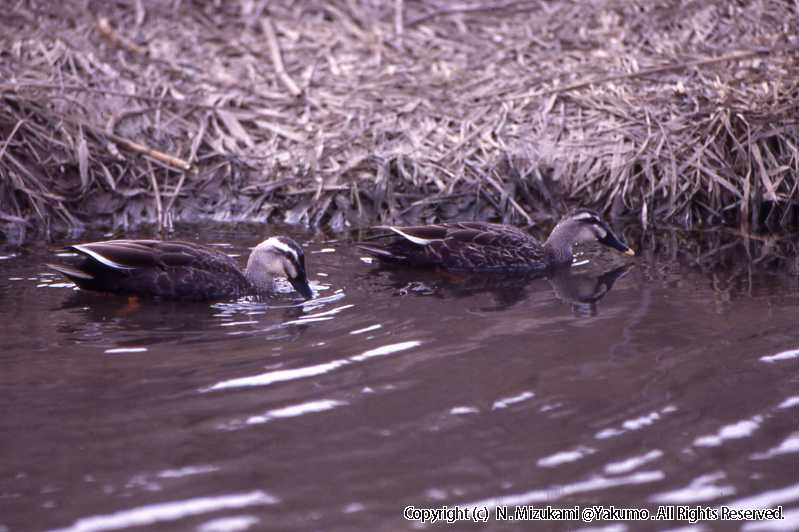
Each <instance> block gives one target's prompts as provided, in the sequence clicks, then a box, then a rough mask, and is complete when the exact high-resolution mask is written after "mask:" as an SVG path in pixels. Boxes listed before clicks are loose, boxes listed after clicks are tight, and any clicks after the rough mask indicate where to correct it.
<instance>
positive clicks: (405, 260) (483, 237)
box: [359, 222, 545, 272]
mask: <svg viewBox="0 0 799 532" xmlns="http://www.w3.org/2000/svg"><path fill="white" fill-rule="evenodd" d="M379 228H381V229H387V230H390V231H391V232H392V233H391V234H389V235H384V236H383V237H384V238H386V237H387V238H389V239H390V240H389V242H388V243H386V244H385V245H382V246H378V245H371V244H361V245H359V247H360V248H361V249H363V250H364V251H366V252H367V253H370V254H371V255H373V256H374V257H376V258H377V259H379V260H381V261H384V262H393V263H400V264H406V265H410V266H427V267H439V268H444V269H447V270H452V271H474V272H477V271H485V272H514V271H531V270H537V269H544V268H545V263H544V255H543V249H542V247H541V244H540V243H539V242H538V241H537V240H536V239H535V238H533V237H532V236H530V235H528V234H527V233H525V232H524V231H521V230H519V229H517V228H515V227H512V226H508V225H500V224H491V223H483V222H461V223H444V224H434V225H422V226H410V227H398V226H381V227H379Z"/></svg>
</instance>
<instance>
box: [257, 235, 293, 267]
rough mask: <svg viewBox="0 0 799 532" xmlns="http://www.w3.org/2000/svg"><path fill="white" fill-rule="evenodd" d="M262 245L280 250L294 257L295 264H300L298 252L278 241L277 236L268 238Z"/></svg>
mask: <svg viewBox="0 0 799 532" xmlns="http://www.w3.org/2000/svg"><path fill="white" fill-rule="evenodd" d="M261 245H262V246H264V247H268V248H275V249H279V250H280V251H282V252H283V253H286V254H287V255H291V256H292V257H294V262H300V258H299V257H298V256H297V251H296V250H295V249H294V248H292V247H291V246H288V245H286V244H285V243H283V242H281V241H280V239H278V238H277V237H275V236H273V237H271V238H268V239H267V240H265V241H264V242H263V244H261Z"/></svg>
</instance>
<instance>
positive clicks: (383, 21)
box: [0, 0, 799, 230]
mask: <svg viewBox="0 0 799 532" xmlns="http://www.w3.org/2000/svg"><path fill="white" fill-rule="evenodd" d="M453 5H455V4H453V3H451V2H447V1H444V0H425V1H421V0H420V1H411V0H395V1H394V2H386V1H381V0H371V1H370V0H332V1H329V2H318V3H311V2H288V1H285V2H266V1H257V0H237V1H231V2H205V1H200V0H196V1H189V0H184V1H181V0H172V1H166V0H117V1H115V2H104V1H99V0H96V1H92V0H82V1H81V0H66V1H65V2H61V3H58V4H56V3H52V2H49V1H46V0H39V1H37V0H11V2H9V3H8V4H7V5H6V7H5V9H4V10H2V13H0V25H2V26H3V27H4V28H5V29H4V31H3V32H2V33H1V34H0V100H1V101H2V105H0V220H2V222H5V223H6V224H12V225H14V224H16V225H17V226H19V225H20V224H21V225H22V226H24V227H47V228H49V227H58V228H60V227H80V226H82V225H85V224H104V225H110V226H114V227H128V226H131V225H136V224H139V223H143V222H145V223H157V224H160V225H162V226H165V227H167V228H168V227H169V226H170V225H171V223H172V222H173V221H174V220H197V219H209V218H210V219H215V220H249V221H278V220H280V221H288V222H292V223H294V222H302V223H307V224H310V225H312V226H321V225H326V226H329V227H331V228H333V229H334V230H340V229H344V228H347V227H356V226H363V225H366V224H372V223H375V222H383V221H402V222H406V223H414V222H420V221H433V220H440V219H454V218H458V219H472V218H477V219H492V220H502V221H505V222H511V223H517V224H524V223H530V222H534V221H538V220H547V219H550V218H551V217H552V216H556V215H557V213H559V212H561V211H562V210H563V209H565V208H566V207H567V206H570V205H575V204H581V205H588V206H594V207H596V208H600V209H602V210H606V211H607V210H609V211H611V212H612V213H613V214H614V215H625V214H628V215H633V216H635V217H636V218H639V219H640V220H641V221H642V222H643V224H644V226H645V227H646V225H648V224H661V223H666V222H670V223H677V224H679V225H681V226H683V227H697V226H703V225H718V224H722V223H732V224H740V225H744V226H750V227H752V228H754V229H758V228H759V227H762V226H764V225H765V226H768V227H778V226H784V227H789V226H792V225H794V224H795V223H796V219H795V217H796V209H795V206H796V197H797V196H796V193H797V186H799V153H798V152H797V146H798V145H799V127H798V126H799V124H797V121H798V118H797V117H799V114H797V109H798V108H799V105H797V104H799V53H797V52H799V48H797V40H796V36H797V35H799V5H798V4H797V2H795V1H786V0H752V1H736V2H731V1H729V0H711V1H688V0H683V1H644V0H640V1H615V0H594V1H587V2H576V1H565V0H562V1H543V0H542V1H504V2H462V3H459V4H457V5H458V6H460V7H459V8H457V9H453V7H452V6H453Z"/></svg>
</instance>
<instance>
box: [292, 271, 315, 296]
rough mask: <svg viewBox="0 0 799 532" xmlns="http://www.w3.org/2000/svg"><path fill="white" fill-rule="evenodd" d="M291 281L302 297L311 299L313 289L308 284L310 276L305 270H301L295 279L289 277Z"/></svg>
mask: <svg viewBox="0 0 799 532" xmlns="http://www.w3.org/2000/svg"><path fill="white" fill-rule="evenodd" d="M289 282H290V283H291V286H293V287H294V290H296V291H297V292H298V293H299V294H300V295H301V296H302V297H304V298H305V299H311V298H312V297H313V291H312V290H311V286H310V285H309V284H308V277H307V276H306V275H305V272H300V273H299V275H297V277H294V278H293V279H291V278H289Z"/></svg>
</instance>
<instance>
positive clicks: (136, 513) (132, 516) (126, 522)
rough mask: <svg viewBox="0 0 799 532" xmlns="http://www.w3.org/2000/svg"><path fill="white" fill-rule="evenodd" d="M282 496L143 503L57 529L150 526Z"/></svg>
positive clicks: (76, 531) (83, 531)
mask: <svg viewBox="0 0 799 532" xmlns="http://www.w3.org/2000/svg"><path fill="white" fill-rule="evenodd" d="M277 502H278V499H277V498H275V497H273V496H272V495H269V494H268V493H266V492H264V491H261V490H256V491H251V492H249V493H234V494H230V495H219V496H217V497H198V498H195V499H186V500H183V501H171V502H162V503H158V504H150V505H147V506H140V507H138V508H132V509H130V510H121V511H119V512H115V513H112V514H105V515H95V516H92V517H84V518H81V519H78V520H77V521H75V524H73V525H72V526H69V527H66V528H60V529H58V530H56V531H53V532H99V531H102V530H118V529H120V528H128V527H133V526H147V525H153V524H155V523H162V522H165V521H177V520H178V519H183V518H184V517H188V516H191V515H198V514H203V513H208V512H216V511H219V510H225V509H231V508H245V507H247V506H256V505H265V504H275V503H277Z"/></svg>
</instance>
